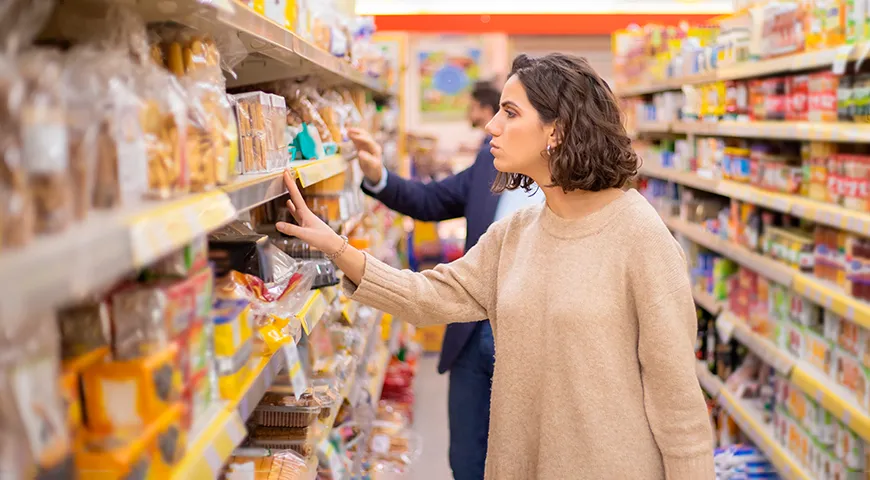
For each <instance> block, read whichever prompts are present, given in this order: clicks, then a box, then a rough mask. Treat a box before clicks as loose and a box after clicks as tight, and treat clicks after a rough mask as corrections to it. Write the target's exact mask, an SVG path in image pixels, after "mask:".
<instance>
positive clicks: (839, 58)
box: [831, 45, 855, 75]
mask: <svg viewBox="0 0 870 480" xmlns="http://www.w3.org/2000/svg"><path fill="white" fill-rule="evenodd" d="M854 49H855V45H843V46H842V47H839V48H838V49H837V53H836V54H835V55H834V65H833V68H831V70H832V71H833V72H834V73H835V74H837V75H842V74H844V73H846V64H847V63H849V56H850V55H852V50H854Z"/></svg>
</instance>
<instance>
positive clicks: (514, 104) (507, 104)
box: [501, 100, 520, 110]
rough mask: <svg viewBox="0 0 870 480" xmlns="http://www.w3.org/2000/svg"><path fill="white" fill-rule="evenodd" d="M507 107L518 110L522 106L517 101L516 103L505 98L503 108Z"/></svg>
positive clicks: (502, 103)
mask: <svg viewBox="0 0 870 480" xmlns="http://www.w3.org/2000/svg"><path fill="white" fill-rule="evenodd" d="M505 107H514V108H516V109H517V110H519V109H520V107H519V106H518V105H517V104H516V103H514V102H512V101H510V100H505V101H503V102H501V108H505Z"/></svg>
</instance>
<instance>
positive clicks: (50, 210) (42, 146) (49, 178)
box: [19, 50, 84, 233]
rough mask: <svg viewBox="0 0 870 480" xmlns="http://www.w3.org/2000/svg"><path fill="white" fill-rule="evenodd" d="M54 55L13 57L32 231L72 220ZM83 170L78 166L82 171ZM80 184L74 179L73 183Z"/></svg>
mask: <svg viewBox="0 0 870 480" xmlns="http://www.w3.org/2000/svg"><path fill="white" fill-rule="evenodd" d="M61 71H62V70H61V62H60V54H59V52H55V51H50V50H33V51H30V52H28V53H27V54H25V55H23V56H22V57H21V58H20V59H19V73H20V74H21V77H22V81H23V86H24V92H23V93H24V100H23V103H22V104H21V110H20V115H21V117H20V122H21V123H20V129H21V130H20V134H21V142H22V153H23V160H24V167H25V170H26V171H27V181H28V186H29V190H30V196H31V198H32V201H33V206H34V211H35V214H36V222H35V230H36V233H55V232H58V231H61V230H63V229H65V228H66V227H67V226H68V225H69V223H70V219H71V218H72V213H73V212H72V205H73V202H72V193H73V183H75V182H76V180H75V179H73V180H71V178H70V158H69V146H68V145H69V142H68V136H67V125H66V105H65V104H64V101H63V96H62V95H61V92H60V81H61ZM83 168H84V167H82V168H80V169H79V170H82V169H83ZM79 180H80V179H79Z"/></svg>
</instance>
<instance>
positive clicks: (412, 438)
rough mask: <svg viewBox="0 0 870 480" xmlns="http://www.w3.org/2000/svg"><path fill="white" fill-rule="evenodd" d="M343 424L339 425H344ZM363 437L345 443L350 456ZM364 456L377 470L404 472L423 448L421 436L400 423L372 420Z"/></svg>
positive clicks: (353, 454) (355, 450)
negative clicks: (372, 423)
mask: <svg viewBox="0 0 870 480" xmlns="http://www.w3.org/2000/svg"><path fill="white" fill-rule="evenodd" d="M345 426H347V424H343V425H342V426H341V427H345ZM362 438H363V437H361V436H360V437H357V438H355V439H354V440H352V441H350V442H349V443H348V445H347V451H348V453H349V454H350V455H351V457H353V456H355V455H356V454H357V452H358V450H359V447H360V442H361V439H362ZM365 438H366V440H367V445H366V448H365V452H367V453H368V456H367V457H366V458H367V459H368V460H369V461H370V462H371V463H372V464H373V466H372V467H373V469H374V470H377V471H386V472H392V473H406V472H407V471H408V467H409V466H411V465H412V464H413V463H414V462H416V461H417V459H419V458H420V454H421V453H422V450H423V448H422V447H423V438H422V437H421V436H420V435H419V434H417V433H415V432H414V431H412V430H411V429H409V428H406V427H404V426H402V425H401V424H390V423H386V422H379V421H376V422H374V425H373V427H372V430H371V433H370V434H369V435H367V436H366V437H365Z"/></svg>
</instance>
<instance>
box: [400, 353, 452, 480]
mask: <svg viewBox="0 0 870 480" xmlns="http://www.w3.org/2000/svg"><path fill="white" fill-rule="evenodd" d="M447 378H448V377H447V375H439V374H438V356H437V355H427V356H425V357H423V358H421V359H420V363H419V365H418V368H417V377H416V378H415V379H414V397H415V403H414V430H415V431H416V432H417V433H419V434H420V435H422V436H423V456H422V457H420V460H418V461H417V463H416V464H415V465H414V470H413V471H412V472H411V474H410V475H409V476H408V478H409V480H442V479H443V480H449V479H451V478H453V476H452V475H451V473H450V464H449V462H448V460H447V445H448V438H449V437H448V435H449V433H448V428H447Z"/></svg>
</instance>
